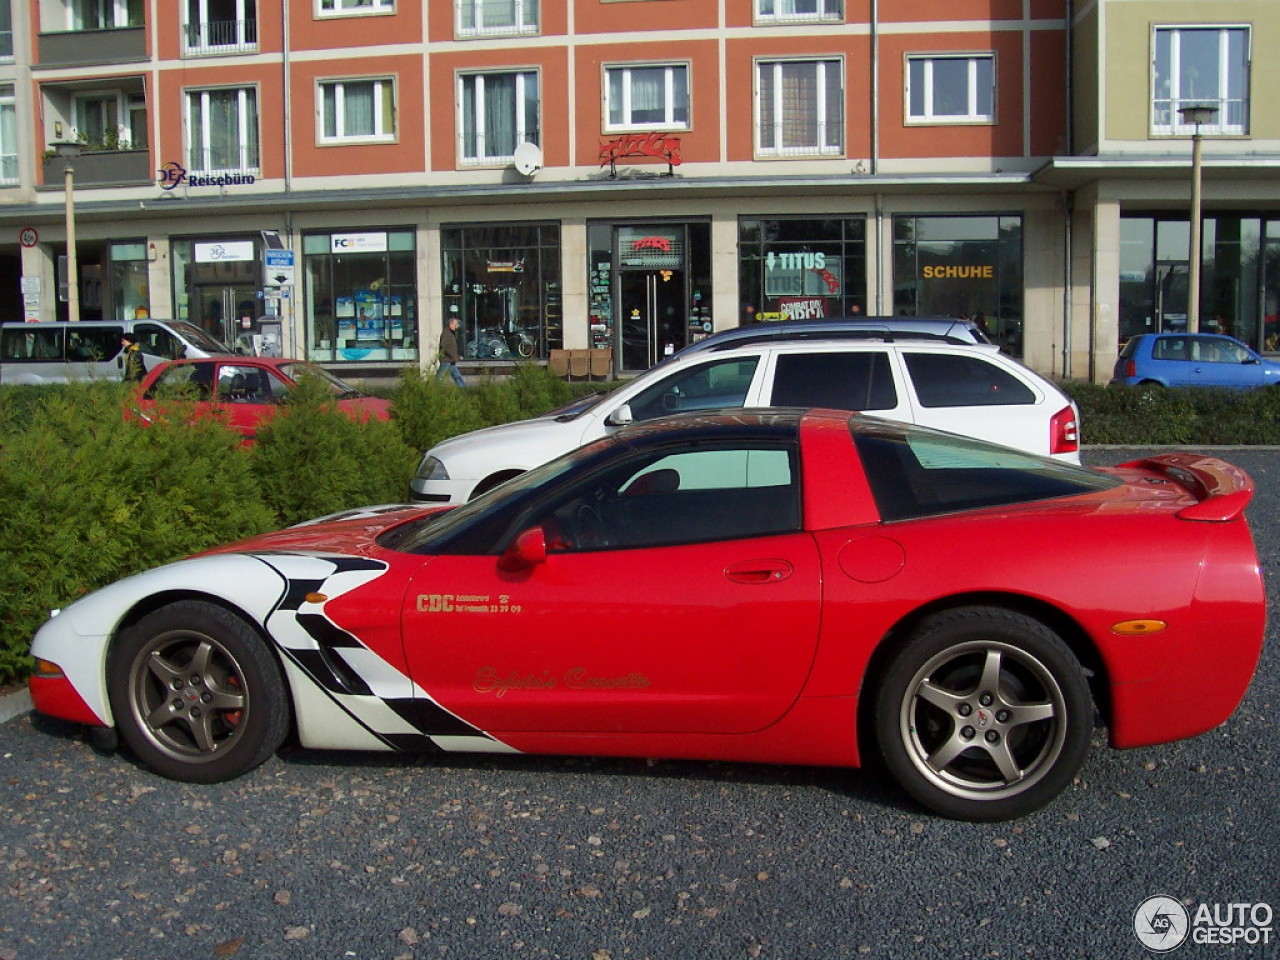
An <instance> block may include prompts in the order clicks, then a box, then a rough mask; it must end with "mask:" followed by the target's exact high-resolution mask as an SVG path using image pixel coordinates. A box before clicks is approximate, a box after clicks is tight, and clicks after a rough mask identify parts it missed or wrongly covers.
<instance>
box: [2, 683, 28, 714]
mask: <svg viewBox="0 0 1280 960" xmlns="http://www.w3.org/2000/svg"><path fill="white" fill-rule="evenodd" d="M31 709H32V708H31V691H30V690H28V689H26V688H25V687H23V688H22V689H21V690H17V691H15V692H14V693H6V694H5V695H4V696H2V697H0V723H8V722H9V721H10V720H12V719H13V718H14V717H20V716H22V714H24V713H30V712H31Z"/></svg>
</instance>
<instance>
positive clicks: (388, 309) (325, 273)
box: [302, 230, 418, 362]
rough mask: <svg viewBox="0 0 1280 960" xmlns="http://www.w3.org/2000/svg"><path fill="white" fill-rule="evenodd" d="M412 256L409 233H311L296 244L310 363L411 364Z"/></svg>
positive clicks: (414, 335) (414, 326) (414, 329)
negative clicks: (299, 246) (302, 277)
mask: <svg viewBox="0 0 1280 960" xmlns="http://www.w3.org/2000/svg"><path fill="white" fill-rule="evenodd" d="M414 250H415V245H414V232H413V231H412V230H372V231H362V232H359V233H313V234H307V235H305V236H304V237H303V238H302V261H303V272H304V275H305V284H306V294H307V305H306V309H307V316H308V319H309V321H310V323H309V327H310V340H309V343H308V349H307V356H308V357H309V358H310V359H312V360H324V361H330V362H342V361H361V360H416V359H417V358H418V311H417V306H418V288H417V256H416V254H415V252H414Z"/></svg>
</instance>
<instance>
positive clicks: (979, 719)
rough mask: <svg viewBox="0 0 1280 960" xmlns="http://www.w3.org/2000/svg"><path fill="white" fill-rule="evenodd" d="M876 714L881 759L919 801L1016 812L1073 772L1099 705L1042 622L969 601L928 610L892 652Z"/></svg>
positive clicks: (973, 815) (997, 815) (967, 815)
mask: <svg viewBox="0 0 1280 960" xmlns="http://www.w3.org/2000/svg"><path fill="white" fill-rule="evenodd" d="M875 723H876V736H877V739H878V741H879V745H880V750H881V753H882V755H883V757H884V760H885V764H886V765H887V766H888V768H889V770H890V772H892V773H893V775H894V777H895V778H896V779H897V780H898V782H899V783H900V784H901V785H902V787H903V788H904V789H905V790H906V791H907V792H908V793H910V794H911V795H912V796H913V797H915V798H916V800H918V801H919V802H920V803H922V804H924V805H925V806H926V807H929V808H930V809H932V810H934V811H936V812H938V813H941V814H943V815H945V816H948V817H955V818H957V819H961V820H977V821H991V820H1008V819H1012V818H1014V817H1020V816H1023V815H1025V814H1028V813H1030V812H1032V811H1033V810H1036V809H1038V808H1039V807H1041V806H1043V805H1044V804H1046V803H1048V802H1049V801H1050V800H1052V799H1053V798H1054V797H1056V796H1057V795H1058V794H1059V793H1061V792H1062V790H1063V789H1065V788H1066V787H1067V785H1068V784H1070V783H1071V780H1072V778H1073V777H1074V776H1075V774H1076V772H1077V771H1078V770H1079V769H1080V765H1081V764H1082V763H1083V762H1084V757H1085V754H1086V753H1087V752H1088V749H1089V737H1090V733H1091V730H1092V725H1093V704H1092V699H1091V698H1090V695H1089V688H1088V683H1087V681H1086V679H1085V675H1084V671H1083V669H1082V668H1081V666H1080V663H1079V661H1078V660H1077V659H1076V657H1075V655H1074V654H1073V653H1072V652H1071V650H1070V648H1069V647H1068V646H1067V645H1066V644H1065V643H1064V642H1063V641H1062V639H1061V638H1060V637H1059V636H1058V635H1057V634H1056V633H1054V632H1053V631H1052V630H1050V629H1049V628H1048V627H1047V626H1045V624H1043V623H1041V622H1040V621H1038V620H1035V619H1033V618H1031V617H1028V616H1024V615H1023V614H1020V613H1015V612H1013V611H1009V610H1004V609H1000V608H995V607H964V608H958V609H955V610H950V611H946V612H943V613H940V614H938V615H936V616H934V617H932V618H930V619H929V620H927V621H925V622H924V624H923V625H922V626H921V627H920V628H919V629H918V630H917V631H916V632H915V634H914V635H913V636H912V637H911V638H910V640H909V641H908V642H907V643H906V644H905V645H904V646H903V647H902V649H901V650H899V651H898V652H897V654H896V655H895V656H894V657H893V659H892V660H891V661H890V662H889V664H888V666H887V668H886V670H885V673H884V674H883V682H882V684H881V686H880V689H879V691H878V694H877V697H876V706H875Z"/></svg>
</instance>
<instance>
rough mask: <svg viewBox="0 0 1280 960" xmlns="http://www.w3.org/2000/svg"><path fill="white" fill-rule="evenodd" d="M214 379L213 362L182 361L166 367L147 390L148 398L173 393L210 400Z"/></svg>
mask: <svg viewBox="0 0 1280 960" xmlns="http://www.w3.org/2000/svg"><path fill="white" fill-rule="evenodd" d="M212 380H213V364H211V363H180V364H177V365H176V366H172V367H168V368H166V369H165V370H164V371H163V372H162V373H161V374H160V377H159V379H157V380H156V382H155V383H154V384H152V386H151V389H150V390H148V391H147V397H148V399H154V398H155V397H157V396H161V397H163V396H165V395H166V394H172V395H174V396H179V397H185V398H187V399H195V400H208V399H209V385H210V383H211V382H212Z"/></svg>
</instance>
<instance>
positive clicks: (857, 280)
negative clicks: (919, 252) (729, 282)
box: [738, 217, 867, 323]
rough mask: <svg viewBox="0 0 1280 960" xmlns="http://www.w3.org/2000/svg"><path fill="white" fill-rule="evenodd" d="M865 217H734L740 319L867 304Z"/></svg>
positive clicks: (807, 315) (815, 315)
mask: <svg viewBox="0 0 1280 960" xmlns="http://www.w3.org/2000/svg"><path fill="white" fill-rule="evenodd" d="M866 230H867V228H866V221H865V220H864V219H863V218H861V217H850V218H848V219H836V218H834V217H833V218H821V217H778V218H773V219H768V220H758V219H745V220H740V221H738V269H739V281H738V291H739V294H740V296H741V297H742V303H741V307H740V309H739V311H738V319H739V321H740V322H741V323H751V322H753V321H763V320H817V319H819V318H821V317H852V316H857V315H858V314H861V313H864V312H865V311H866V306H867V240H866Z"/></svg>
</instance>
